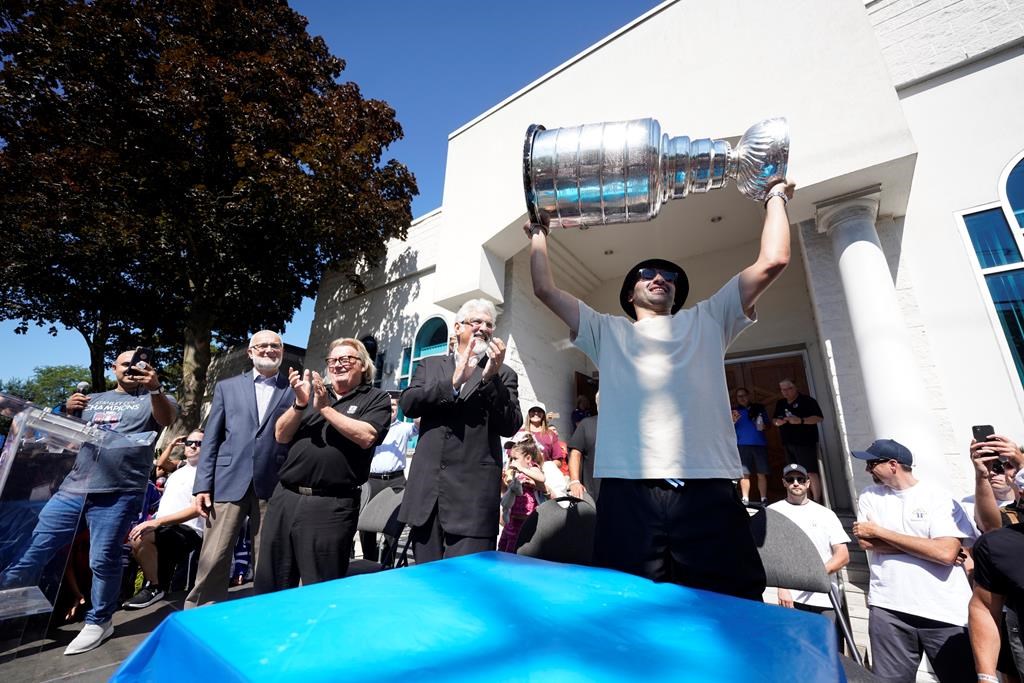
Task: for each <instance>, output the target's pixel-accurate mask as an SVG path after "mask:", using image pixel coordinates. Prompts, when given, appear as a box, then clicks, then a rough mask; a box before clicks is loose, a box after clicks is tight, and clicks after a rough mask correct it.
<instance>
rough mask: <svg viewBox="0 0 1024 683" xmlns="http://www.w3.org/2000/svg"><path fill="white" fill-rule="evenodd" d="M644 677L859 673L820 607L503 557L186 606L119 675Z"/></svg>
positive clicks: (832, 677)
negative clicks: (851, 668) (843, 659)
mask: <svg viewBox="0 0 1024 683" xmlns="http://www.w3.org/2000/svg"><path fill="white" fill-rule="evenodd" d="M410 677H425V678H424V679H419V678H410ZM638 678H645V679H650V680H656V681H695V682H696V681H699V682H701V683H704V682H706V681H749V680H754V681H800V682H801V683H811V682H812V681H829V682H832V681H844V680H845V677H844V675H843V673H842V667H841V666H840V664H839V659H838V655H837V650H836V637H835V632H834V630H833V628H832V625H831V624H830V623H829V622H828V621H827V620H826V619H825V618H823V617H820V616H818V615H813V614H807V613H802V612H797V611H795V610H791V609H783V608H780V607H775V606H770V605H763V604H759V603H755V602H751V601H748V600H740V599H737V598H731V597H728V596H723V595H717V594H715V593H709V592H706V591H700V590H695V589H691V588H685V587H682V586H676V585H674V584H666V583H653V582H651V581H648V580H646V579H642V578H639V577H635V576H630V575H628V574H623V573H620V572H615V571H610V570H605V569H594V568H592V567H581V566H577V565H567V564H557V563H553V562H545V561H542V560H535V559H530V558H526V557H519V556H517V555H511V554H506V553H496V552H491V553H482V554H479V555H470V556H467V557H460V558H454V559H450V560H444V561H441V562H433V563H430V564H424V565H418V566H413V567H409V568H406V569H397V570H392V571H386V572H381V573H379V574H368V575H363V576H354V577H351V578H347V579H340V580H337V581H330V582H327V583H321V584H316V585H312V586H306V587H303V588H297V589H294V590H288V591H282V592H279V593H274V594H272V595H262V596H256V597H252V598H246V599H243V600H236V601H233V602H226V603H222V604H218V605H211V606H209V607H203V608H201V609H195V610H189V611H187V612H178V613H176V614H173V615H171V616H170V617H168V618H167V619H166V620H165V621H164V622H163V623H162V624H161V625H160V626H159V627H158V628H157V629H156V630H155V631H154V632H153V633H152V634H151V635H150V636H149V638H147V639H146V640H145V641H144V642H143V643H142V644H141V645H140V646H139V648H138V649H137V650H136V651H135V652H134V653H133V654H132V655H131V657H129V658H128V659H127V660H125V662H124V663H123V664H122V666H121V668H120V669H119V670H118V672H117V674H115V676H114V678H113V679H112V680H114V681H168V682H169V683H170V682H173V683H180V682H181V681H183V680H200V679H202V680H209V681H217V682H218V683H228V682H230V681H275V682H279V681H301V682H302V683H318V682H320V681H324V682H327V681H331V682H334V681H342V680H355V681H361V680H367V681H399V680H406V681H407V680H437V679H440V680H448V681H528V680H536V681H544V682H546V683H547V682H550V681H555V682H557V683H567V682H570V681H588V682H604V681H630V682H631V683H632V682H633V681H636V680H637V679H638Z"/></svg>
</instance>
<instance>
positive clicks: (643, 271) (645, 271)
mask: <svg viewBox="0 0 1024 683" xmlns="http://www.w3.org/2000/svg"><path fill="white" fill-rule="evenodd" d="M636 272H637V274H639V275H640V281H641V282H643V281H646V280H653V279H654V278H655V277H656V276H658V275H660V276H661V279H662V280H664V281H665V282H675V281H676V280H678V279H679V273H677V272H675V271H674V270H662V269H661V268H640V269H639V270H637V271H636Z"/></svg>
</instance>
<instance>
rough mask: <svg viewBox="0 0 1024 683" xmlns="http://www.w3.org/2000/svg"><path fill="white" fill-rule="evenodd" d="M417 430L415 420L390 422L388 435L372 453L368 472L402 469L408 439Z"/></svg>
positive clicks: (383, 472)
mask: <svg viewBox="0 0 1024 683" xmlns="http://www.w3.org/2000/svg"><path fill="white" fill-rule="evenodd" d="M418 432H419V430H418V429H417V428H416V423H415V422H400V421H395V422H392V423H391V427H390V428H389V429H388V435H387V436H386V437H384V441H383V442H381V444H380V446H377V450H376V451H374V453H373V460H372V461H371V462H370V474H391V473H392V472H398V471H400V470H404V469H405V451H406V450H408V448H409V439H411V438H412V437H413V436H415V435H416V434H417V433H418Z"/></svg>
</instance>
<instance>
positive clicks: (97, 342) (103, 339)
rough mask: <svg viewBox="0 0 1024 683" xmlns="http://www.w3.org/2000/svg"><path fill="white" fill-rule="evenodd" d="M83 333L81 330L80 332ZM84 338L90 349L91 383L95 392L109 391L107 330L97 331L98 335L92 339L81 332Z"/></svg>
mask: <svg viewBox="0 0 1024 683" xmlns="http://www.w3.org/2000/svg"><path fill="white" fill-rule="evenodd" d="M79 332H81V330H79ZM81 334H82V336H83V337H85V343H86V345H87V346H88V347H89V374H90V375H91V378H90V380H89V381H90V382H92V390H93V392H96V393H99V392H101V391H106V390H107V377H106V372H107V360H106V358H105V352H106V350H107V333H106V330H97V331H96V333H95V334H94V335H93V336H92V338H91V339H90V338H89V337H88V336H86V334H85V333H84V332H81Z"/></svg>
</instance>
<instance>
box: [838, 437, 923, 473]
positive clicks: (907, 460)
mask: <svg viewBox="0 0 1024 683" xmlns="http://www.w3.org/2000/svg"><path fill="white" fill-rule="evenodd" d="M850 455H852V456H853V457H855V458H860V459H861V460H895V461H896V462H898V463H899V464H901V465H907V466H909V467H913V466H914V455H913V453H911V452H910V449H909V448H907V447H906V446H904V445H903V444H901V443H900V442H899V441H893V440H892V439H878V440H877V441H875V442H874V443H873V444H871V445H870V446H868V448H867V450H864V451H850Z"/></svg>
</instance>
